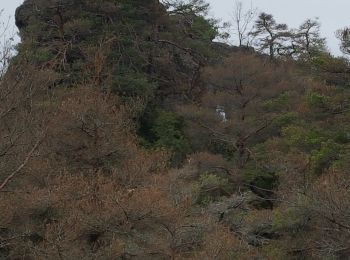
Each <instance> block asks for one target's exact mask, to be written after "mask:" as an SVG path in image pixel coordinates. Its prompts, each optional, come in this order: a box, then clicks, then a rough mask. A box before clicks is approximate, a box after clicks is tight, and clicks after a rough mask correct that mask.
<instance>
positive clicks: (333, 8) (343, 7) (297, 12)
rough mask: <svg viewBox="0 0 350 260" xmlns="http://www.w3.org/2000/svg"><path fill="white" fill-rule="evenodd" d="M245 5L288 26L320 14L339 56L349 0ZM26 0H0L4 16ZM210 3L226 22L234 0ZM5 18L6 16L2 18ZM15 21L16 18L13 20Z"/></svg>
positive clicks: (269, 0)
mask: <svg viewBox="0 0 350 260" xmlns="http://www.w3.org/2000/svg"><path fill="white" fill-rule="evenodd" d="M241 1H242V2H243V4H244V5H245V6H246V7H249V6H250V5H251V2H252V4H253V6H254V7H256V8H258V10H259V11H264V12H267V13H270V14H273V15H274V17H275V18H276V20H277V22H279V23H286V24H288V25H289V27H298V25H299V24H301V23H302V22H303V21H304V20H306V19H307V18H315V17H319V20H320V22H321V24H322V34H323V36H324V37H327V41H328V46H329V48H330V49H331V51H332V53H334V54H336V55H339V54H340V51H339V48H338V40H337V39H336V38H335V35H334V33H335V31H336V30H337V29H339V28H342V27H344V26H346V25H350V12H349V11H350V0H332V1H329V0H241ZM22 2H23V0H0V9H4V10H5V15H4V17H8V16H9V15H11V16H12V17H13V16H14V12H15V9H16V7H17V6H18V5H20V4H21V3H22ZM208 2H210V4H211V7H212V8H211V16H214V17H216V18H220V19H222V20H223V21H228V20H229V19H230V13H232V9H233V2H234V0H208ZM2 18H3V17H2ZM12 23H13V24H14V21H13V20H12Z"/></svg>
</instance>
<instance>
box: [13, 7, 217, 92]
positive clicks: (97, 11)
mask: <svg viewBox="0 0 350 260" xmlns="http://www.w3.org/2000/svg"><path fill="white" fill-rule="evenodd" d="M187 20H190V21H191V23H187ZM16 25H17V26H18V28H19V31H20V36H21V38H22V44H21V45H20V47H19V53H20V54H21V53H26V55H27V58H28V59H29V60H30V62H31V63H32V64H34V65H35V66H37V67H40V68H48V69H52V70H54V71H55V72H58V73H59V74H60V76H61V79H60V81H59V82H58V85H66V86H71V85H75V84H81V83H82V82H84V84H86V83H87V82H88V83H92V84H93V85H98V86H99V87H100V88H101V89H103V90H110V91H112V92H115V93H118V94H119V95H122V96H124V97H142V98H146V99H149V98H152V97H154V96H159V95H161V96H163V97H164V95H166V96H167V95H179V94H180V95H183V94H189V93H190V92H192V91H193V90H194V89H196V88H200V82H199V76H198V74H199V71H200V68H201V66H202V65H203V64H204V62H205V61H206V59H207V58H208V57H209V56H208V55H211V54H210V52H212V46H211V45H210V44H211V40H212V39H213V37H214V35H213V33H215V29H214V28H213V27H212V26H211V24H210V23H209V22H208V21H206V20H205V19H203V18H202V17H199V16H196V15H193V14H188V15H187V14H183V13H181V14H178V15H170V14H169V13H167V11H166V9H165V7H164V6H163V5H162V4H160V3H159V2H158V1H153V0H152V1H151V0H148V1H144V0H143V1H139V0H131V1H130V0H128V1H126V0H120V1H112V0H100V1H92V0H90V1H89V0H88V1H80V0H49V1H42V0H27V1H25V2H24V3H23V5H21V6H20V7H19V8H18V9H17V11H16ZM208 32H210V33H208Z"/></svg>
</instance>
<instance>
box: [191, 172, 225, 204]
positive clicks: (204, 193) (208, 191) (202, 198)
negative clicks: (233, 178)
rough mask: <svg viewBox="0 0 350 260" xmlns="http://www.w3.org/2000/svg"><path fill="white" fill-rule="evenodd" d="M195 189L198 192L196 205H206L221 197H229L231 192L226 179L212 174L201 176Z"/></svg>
mask: <svg viewBox="0 0 350 260" xmlns="http://www.w3.org/2000/svg"><path fill="white" fill-rule="evenodd" d="M195 188H196V190H197V192H198V197H197V203H200V204H207V203H209V202H211V201H215V200H217V199H218V198H220V197H221V196H227V195H230V194H231V192H232V187H231V185H230V184H229V182H228V179H226V178H221V177H219V176H217V175H214V174H204V175H202V176H201V177H200V180H199V183H198V185H197V186H196V187H195Z"/></svg>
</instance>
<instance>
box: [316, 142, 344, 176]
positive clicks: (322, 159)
mask: <svg viewBox="0 0 350 260" xmlns="http://www.w3.org/2000/svg"><path fill="white" fill-rule="evenodd" d="M340 150H341V146H340V145H339V144H336V143H334V142H333V141H327V142H324V143H322V145H321V149H319V150H317V151H314V152H313V153H312V156H311V169H312V172H313V173H315V174H321V173H323V171H324V170H326V169H328V168H329V167H330V166H331V165H332V163H333V162H334V161H336V160H338V159H339V155H340Z"/></svg>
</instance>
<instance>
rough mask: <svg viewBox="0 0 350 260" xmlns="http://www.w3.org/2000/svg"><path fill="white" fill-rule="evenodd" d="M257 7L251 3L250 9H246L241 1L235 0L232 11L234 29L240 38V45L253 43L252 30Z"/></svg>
mask: <svg viewBox="0 0 350 260" xmlns="http://www.w3.org/2000/svg"><path fill="white" fill-rule="evenodd" d="M256 13H257V9H255V8H253V6H252V5H251V6H250V8H249V9H247V10H245V8H244V6H243V3H242V2H241V1H237V0H236V1H235V2H234V6H233V12H232V15H231V17H232V21H233V25H232V26H233V30H234V33H233V34H234V35H235V36H237V38H238V43H239V46H243V45H245V46H249V45H251V41H252V37H251V36H252V35H251V34H250V32H251V31H252V30H253V23H252V22H253V20H254V18H255V16H256Z"/></svg>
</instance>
